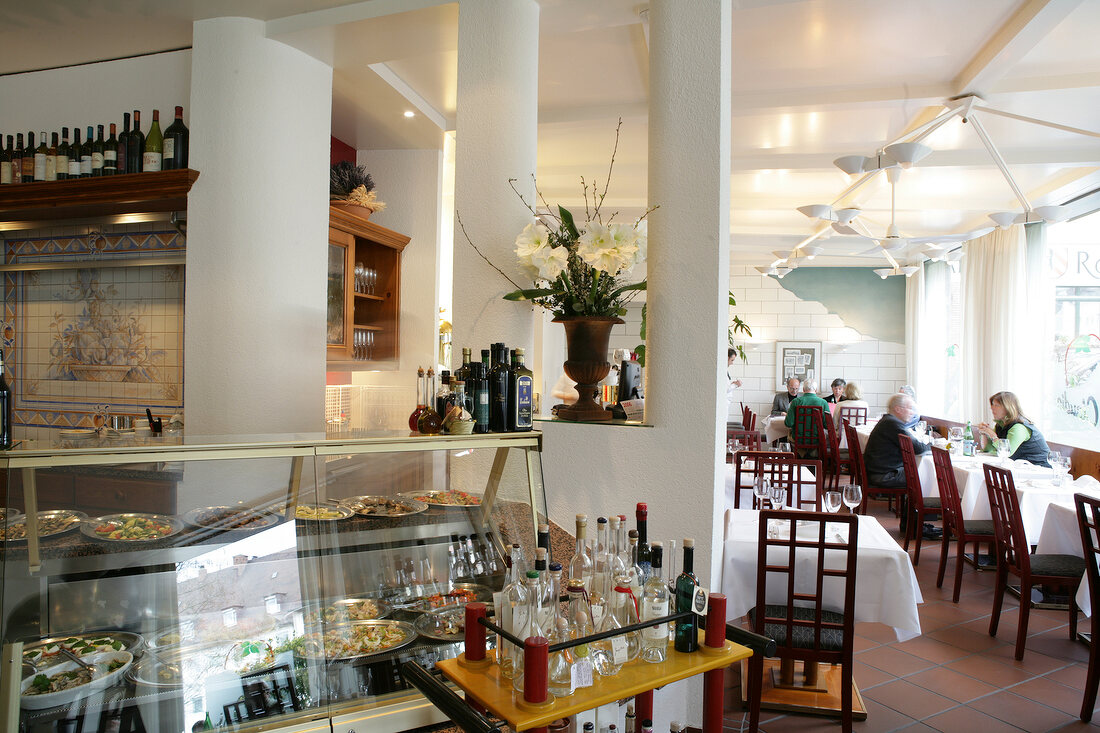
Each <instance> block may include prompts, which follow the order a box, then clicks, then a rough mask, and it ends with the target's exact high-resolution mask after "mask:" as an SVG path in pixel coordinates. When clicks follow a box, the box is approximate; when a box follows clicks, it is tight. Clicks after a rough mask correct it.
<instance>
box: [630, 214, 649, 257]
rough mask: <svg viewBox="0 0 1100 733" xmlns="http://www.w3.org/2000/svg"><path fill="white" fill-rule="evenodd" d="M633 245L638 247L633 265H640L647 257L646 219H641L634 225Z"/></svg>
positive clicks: (647, 233)
mask: <svg viewBox="0 0 1100 733" xmlns="http://www.w3.org/2000/svg"><path fill="white" fill-rule="evenodd" d="M634 244H635V245H636V246H637V247H638V253H637V254H636V255H635V256H634V264H635V265H640V264H642V263H643V262H645V261H646V258H648V257H649V220H648V219H642V220H641V221H637V222H635V223H634Z"/></svg>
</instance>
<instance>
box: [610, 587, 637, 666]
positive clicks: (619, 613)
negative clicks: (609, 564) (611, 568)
mask: <svg viewBox="0 0 1100 733" xmlns="http://www.w3.org/2000/svg"><path fill="white" fill-rule="evenodd" d="M614 603H615V609H614V613H615V620H616V621H618V622H619V625H620V626H630V625H632V624H636V623H638V622H639V621H641V619H640V618H639V616H638V612H639V611H640V609H639V608H638V596H636V595H634V594H633V593H632V592H631V591H630V586H628V585H621V584H620V585H616V586H615V595H614ZM625 638H626V661H628V662H633V661H634V660H635V659H637V658H638V654H640V653H641V651H642V634H641V632H639V631H631V632H629V633H627V634H625Z"/></svg>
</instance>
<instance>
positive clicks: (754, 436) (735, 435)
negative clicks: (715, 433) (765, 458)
mask: <svg viewBox="0 0 1100 733" xmlns="http://www.w3.org/2000/svg"><path fill="white" fill-rule="evenodd" d="M726 440H727V441H729V440H733V441H740V442H741V443H742V444H744V445H748V446H749V450H761V446H763V445H764V436H763V435H761V434H760V433H758V432H756V431H755V430H736V429H735V430H727V431H726Z"/></svg>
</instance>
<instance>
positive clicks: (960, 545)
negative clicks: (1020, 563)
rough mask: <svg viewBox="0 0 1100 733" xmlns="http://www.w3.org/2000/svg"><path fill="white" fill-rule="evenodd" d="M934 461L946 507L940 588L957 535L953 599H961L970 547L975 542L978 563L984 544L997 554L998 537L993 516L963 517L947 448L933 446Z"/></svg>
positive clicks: (938, 582) (960, 499)
mask: <svg viewBox="0 0 1100 733" xmlns="http://www.w3.org/2000/svg"><path fill="white" fill-rule="evenodd" d="M932 464H933V465H934V466H935V467H936V486H938V487H939V490H940V508H941V509H942V510H943V544H942V546H941V548H940V569H939V572H938V573H937V575H936V587H937V588H942V587H943V576H944V572H945V571H946V569H947V555H948V551H949V547H950V543H951V538H952V535H953V536H954V538H955V545H956V546H955V588H954V591H953V592H952V595H951V602H952V603H958V602H959V592H960V591H961V590H962V571H963V558H964V557H965V555H966V546H967V545H968V544H970V543H971V542H973V543H974V558H975V561H974V564H975V566H976V565H977V564H978V562H977V558H978V556H979V554H980V551H981V546H982V545H983V544H988V545H989V554H990V555H992V554H993V547H994V545H995V543H996V538H995V537H994V534H993V520H991V519H963V513H962V498H961V497H960V496H959V485H958V484H957V483H956V482H955V469H954V468H953V467H952V466H951V454H950V453H948V452H947V451H946V450H944V449H943V448H937V447H936V446H932Z"/></svg>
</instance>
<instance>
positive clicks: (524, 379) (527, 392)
mask: <svg viewBox="0 0 1100 733" xmlns="http://www.w3.org/2000/svg"><path fill="white" fill-rule="evenodd" d="M509 387H510V388H509V390H508V402H509V406H510V407H511V408H512V409H511V411H510V412H509V413H508V414H509V422H511V423H512V428H511V429H512V430H517V431H520V432H522V431H525V430H530V429H531V428H532V427H533V426H534V421H533V419H532V418H533V417H534V415H533V399H534V391H535V374H534V372H532V371H531V370H530V369H528V368H527V366H526V365H525V364H524V363H523V349H516V350H515V351H514V352H512V378H511V381H510V382H509Z"/></svg>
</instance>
